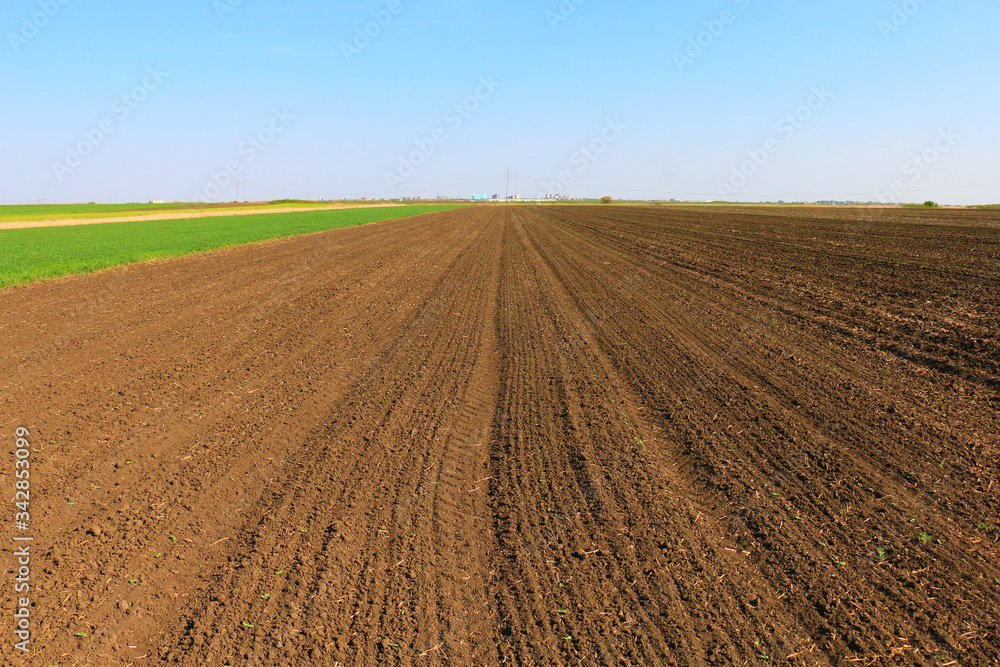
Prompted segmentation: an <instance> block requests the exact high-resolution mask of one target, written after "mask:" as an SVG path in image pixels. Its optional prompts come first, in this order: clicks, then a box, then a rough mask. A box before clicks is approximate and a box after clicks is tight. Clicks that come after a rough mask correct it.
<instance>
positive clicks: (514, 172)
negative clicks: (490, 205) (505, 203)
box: [504, 169, 517, 199]
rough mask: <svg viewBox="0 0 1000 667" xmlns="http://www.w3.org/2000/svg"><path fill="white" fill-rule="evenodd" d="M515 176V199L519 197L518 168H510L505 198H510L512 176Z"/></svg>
mask: <svg viewBox="0 0 1000 667" xmlns="http://www.w3.org/2000/svg"><path fill="white" fill-rule="evenodd" d="M511 176H513V177H514V199H517V170H516V169H508V170H507V192H506V193H505V194H504V198H505V199H510V177H511Z"/></svg>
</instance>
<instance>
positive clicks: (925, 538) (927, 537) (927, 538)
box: [917, 531, 934, 544]
mask: <svg viewBox="0 0 1000 667" xmlns="http://www.w3.org/2000/svg"><path fill="white" fill-rule="evenodd" d="M917 537H918V538H920V542H921V543H922V544H927V543H928V542H931V541H933V540H934V536H933V535H929V534H928V533H925V532H923V531H921V533H920V534H919V535H917Z"/></svg>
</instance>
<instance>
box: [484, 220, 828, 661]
mask: <svg viewBox="0 0 1000 667" xmlns="http://www.w3.org/2000/svg"><path fill="white" fill-rule="evenodd" d="M511 217H512V220H511V221H510V224H508V229H507V234H508V240H507V242H506V243H505V247H506V248H507V250H508V252H507V254H505V257H504V264H503V267H502V274H501V300H500V311H499V321H498V331H499V332H500V333H499V335H500V341H501V350H503V355H504V360H503V361H504V363H503V364H502V369H503V370H502V371H501V398H500V400H499V404H498V416H497V422H496V426H495V431H496V433H497V442H496V443H494V447H493V453H492V470H491V475H492V476H493V481H492V482H491V483H492V484H493V491H492V493H491V497H492V498H493V503H494V507H493V512H494V523H495V526H496V532H497V543H498V550H499V554H498V555H499V556H500V558H499V559H497V560H496V569H497V572H498V580H497V583H496V584H495V585H494V587H493V588H494V591H495V594H496V596H497V607H498V611H499V623H500V628H501V634H502V635H504V640H503V642H502V643H501V645H500V647H499V655H500V660H501V663H503V664H525V665H527V664H582V665H606V664H633V665H645V664H676V665H688V664H708V663H719V664H742V662H743V661H744V660H746V659H754V660H759V659H760V657H759V656H764V655H767V656H768V657H770V655H771V654H773V652H774V649H779V648H780V649H784V648H788V647H789V646H792V645H794V642H795V641H796V640H800V639H804V636H803V635H804V633H798V632H796V631H795V630H794V629H793V628H792V627H791V626H790V624H789V622H788V619H786V618H782V617H779V616H777V614H776V611H777V605H776V604H775V603H774V602H775V601H776V599H777V597H778V595H777V594H776V593H773V592H770V594H768V592H766V591H767V586H766V584H765V583H764V582H763V581H762V580H761V578H760V576H759V575H758V574H757V573H755V572H754V571H753V569H752V568H750V567H748V566H747V565H746V562H745V561H746V558H745V555H740V554H737V553H736V549H734V548H733V546H735V545H733V546H730V544H729V541H727V540H726V539H725V536H724V535H723V534H722V531H721V530H719V529H718V528H716V527H714V526H713V525H712V523H711V522H710V521H709V518H710V517H711V515H712V510H714V508H711V509H706V507H705V506H704V505H700V504H699V501H700V499H699V498H697V497H696V496H695V494H694V493H693V490H692V489H690V488H687V487H686V486H685V485H684V481H683V478H680V477H678V476H677V475H676V474H675V473H674V470H673V468H675V467H676V466H677V465H678V464H677V462H676V461H674V460H670V459H668V458H666V457H664V456H662V455H660V454H659V453H657V452H656V444H657V441H658V439H659V436H658V434H657V430H658V429H656V428H654V427H653V426H652V425H651V424H650V423H649V422H648V418H647V417H646V416H645V415H644V414H643V412H644V410H645V408H644V406H643V405H642V403H641V401H639V400H638V399H637V398H636V397H635V396H634V395H633V394H632V392H631V391H630V389H629V388H628V387H627V385H626V384H625V383H624V382H623V381H622V380H621V378H619V377H618V375H617V373H616V372H615V369H614V366H613V365H612V364H611V363H610V361H609V360H608V359H607V357H605V356H604V355H603V354H602V353H601V351H600V350H599V349H598V348H597V347H596V346H595V345H593V344H592V342H591V339H590V338H589V336H587V335H586V324H585V322H584V318H583V316H582V314H581V313H580V312H579V311H577V310H576V308H575V307H574V306H573V305H572V302H571V301H570V300H569V299H568V298H567V297H566V296H565V294H564V292H563V290H562V288H561V286H560V284H559V283H558V281H557V280H556V278H555V276H554V275H553V274H552V273H551V272H550V271H547V270H546V268H545V264H544V262H543V261H542V260H541V257H540V256H539V254H538V251H537V249H536V248H534V247H533V245H532V244H531V242H530V241H529V240H528V236H527V234H526V232H525V228H529V227H531V226H533V225H537V224H538V220H537V218H535V217H533V216H524V214H521V213H520V212H517V213H512V214H511ZM789 652H790V651H789ZM820 664H823V663H822V662H821V663H820Z"/></svg>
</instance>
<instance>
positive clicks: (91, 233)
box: [0, 205, 458, 288]
mask: <svg viewBox="0 0 1000 667" xmlns="http://www.w3.org/2000/svg"><path fill="white" fill-rule="evenodd" d="M453 208H458V207H457V206H427V205H418V206H395V207H391V208H355V209H345V210H342V211H336V210H332V211H315V212H301V213H269V214H263V215H237V216H224V217H216V218H194V219H187V220H144V221H141V222H113V223H104V224H98V225H76V226H71V227H36V228H31V229H8V230H0V288H3V287H8V286H11V285H18V284H22V283H27V282H32V281H35V280H43V279H45V278H55V277H57V276H66V275H72V274H79V273H89V272H91V271H99V270H101V269H106V268H109V267H112V266H121V265H123V264H132V263H134V262H143V261H146V260H148V259H154V258H162V257H179V256H181V255H188V254H191V253H195V252H205V251H208V250H216V249H218V248H224V247H227V246H234V245H240V244H243V243H253V242H256V241H263V240H266V239H276V238H284V237H288V236H296V235H299V234H308V233H311V232H319V231H324V230H328V229H338V228H342V227H354V226H356V225H363V224H365V223H368V222H377V221H381V220H394V219H397V218H405V217H409V216H413V215H420V214H422V213H433V212H435V211H445V210H449V209H453Z"/></svg>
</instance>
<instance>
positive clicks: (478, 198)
mask: <svg viewBox="0 0 1000 667" xmlns="http://www.w3.org/2000/svg"><path fill="white" fill-rule="evenodd" d="M487 199H488V197H487V196H486V195H472V201H486V200H487Z"/></svg>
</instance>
